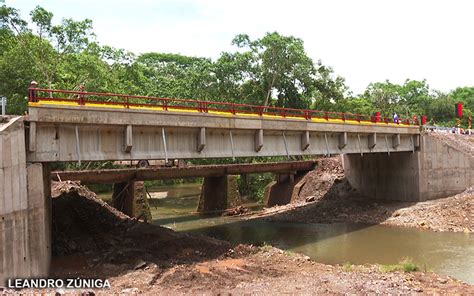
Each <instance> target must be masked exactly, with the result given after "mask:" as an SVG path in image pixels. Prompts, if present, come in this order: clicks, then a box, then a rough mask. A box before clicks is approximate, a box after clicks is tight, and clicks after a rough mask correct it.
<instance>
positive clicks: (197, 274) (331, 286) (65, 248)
mask: <svg viewBox="0 0 474 296" xmlns="http://www.w3.org/2000/svg"><path fill="white" fill-rule="evenodd" d="M54 196H55V198H54V199H53V225H54V227H53V230H54V233H53V236H54V237H55V239H54V240H53V249H54V250H55V256H54V257H53V264H52V269H51V270H52V273H51V275H50V277H52V278H76V277H80V278H100V279H108V280H109V282H110V286H111V288H110V289H108V290H97V289H96V290H93V289H87V290H65V289H59V290H48V291H45V290H22V291H21V292H22V293H31V292H33V293H45V292H47V293H51V294H56V295H60V294H64V293H75V294H81V293H82V295H93V294H110V293H114V294H116V293H120V294H142V293H145V294H153V295H157V294H158V295H184V294H186V295H189V294H200V295H203V294H207V295H210V294H213V295H214V294H283V293H292V294H328V293H330V294H347V293H349V294H367V293H369V294H375V293H377V294H379V293H383V294H411V293H416V292H424V293H430V294H432V293H435V294H436V293H438V294H441V293H442V294H445V293H458V294H466V295H467V294H473V293H474V286H470V285H467V284H464V283H461V282H459V281H457V280H454V279H451V278H449V277H446V276H438V275H435V274H432V273H421V272H411V273H407V272H401V271H397V272H381V271H380V269H379V268H378V267H377V266H375V265H367V266H350V267H349V268H347V267H346V266H344V267H343V266H331V265H325V264H320V263H316V262H314V261H312V260H310V259H309V257H307V256H304V255H298V254H293V253H288V252H284V251H282V250H279V249H276V248H273V247H268V246H264V247H255V246H246V245H239V246H230V245H229V243H227V242H223V241H219V240H215V239H210V238H206V237H202V236H196V235H187V234H180V233H175V232H173V231H171V230H169V229H166V228H162V227H158V226H153V225H149V224H146V223H143V222H140V221H137V220H136V219H132V218H129V217H128V216H125V215H123V214H121V213H120V212H118V211H116V210H115V209H113V208H111V207H110V206H108V205H107V204H106V203H104V202H102V201H101V200H99V199H97V197H96V196H95V194H93V193H91V192H89V191H88V190H87V188H85V187H83V186H80V185H78V184H77V183H73V182H66V183H57V184H55V185H54ZM0 291H1V290H0ZM3 292H6V293H10V292H14V291H5V290H3ZM58 293H59V294H58Z"/></svg>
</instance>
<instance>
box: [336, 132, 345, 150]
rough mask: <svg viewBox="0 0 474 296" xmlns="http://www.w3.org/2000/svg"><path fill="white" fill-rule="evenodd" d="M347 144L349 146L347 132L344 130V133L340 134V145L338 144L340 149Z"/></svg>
mask: <svg viewBox="0 0 474 296" xmlns="http://www.w3.org/2000/svg"><path fill="white" fill-rule="evenodd" d="M346 146H347V133H345V132H344V133H341V134H340V135H339V145H338V147H339V149H341V150H342V149H344V147H346Z"/></svg>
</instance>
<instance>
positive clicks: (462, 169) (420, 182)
mask: <svg viewBox="0 0 474 296" xmlns="http://www.w3.org/2000/svg"><path fill="white" fill-rule="evenodd" d="M343 163H344V171H345V175H346V177H347V179H348V180H349V183H350V184H351V185H352V186H353V187H354V188H356V189H357V190H358V191H359V192H360V193H361V194H363V195H366V196H369V197H372V198H376V199H386V200H401V201H423V200H429V199H436V198H443V197H447V196H451V195H455V194H457V193H460V192H462V191H464V190H465V189H466V188H468V187H470V186H473V185H474V158H472V157H470V156H469V155H467V154H465V153H463V152H461V151H458V150H456V149H455V148H453V147H450V146H448V145H447V144H445V143H443V142H441V141H439V140H436V139H435V138H433V137H430V136H428V135H424V136H423V137H422V138H421V150H420V151H417V152H415V153H412V152H399V153H391V154H390V155H388V154H387V153H374V154H364V155H363V156H362V157H361V156H360V155H356V154H346V155H344V157H343Z"/></svg>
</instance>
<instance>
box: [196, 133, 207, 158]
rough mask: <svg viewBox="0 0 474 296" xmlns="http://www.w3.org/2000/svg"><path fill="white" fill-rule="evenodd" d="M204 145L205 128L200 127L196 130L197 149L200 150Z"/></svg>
mask: <svg viewBox="0 0 474 296" xmlns="http://www.w3.org/2000/svg"><path fill="white" fill-rule="evenodd" d="M204 147H206V128H205V127H201V128H199V131H198V137H197V151H198V152H201V151H202V150H203V149H204Z"/></svg>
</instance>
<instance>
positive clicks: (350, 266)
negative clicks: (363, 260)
mask: <svg viewBox="0 0 474 296" xmlns="http://www.w3.org/2000/svg"><path fill="white" fill-rule="evenodd" d="M353 269H354V265H353V264H352V263H350V262H346V263H344V264H343V265H342V270H344V271H346V272H349V271H352V270H353Z"/></svg>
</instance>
